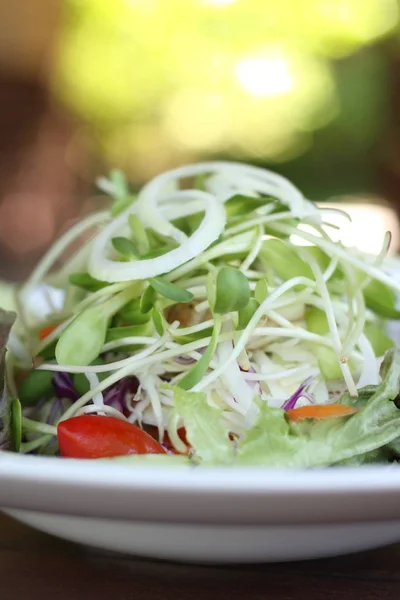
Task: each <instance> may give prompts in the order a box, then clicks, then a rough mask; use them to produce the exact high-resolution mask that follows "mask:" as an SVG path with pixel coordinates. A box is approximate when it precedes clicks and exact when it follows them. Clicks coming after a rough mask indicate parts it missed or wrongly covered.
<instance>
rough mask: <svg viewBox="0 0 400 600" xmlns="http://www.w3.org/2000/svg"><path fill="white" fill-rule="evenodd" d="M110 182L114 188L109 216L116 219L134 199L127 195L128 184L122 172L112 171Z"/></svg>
mask: <svg viewBox="0 0 400 600" xmlns="http://www.w3.org/2000/svg"><path fill="white" fill-rule="evenodd" d="M110 180H111V182H112V183H113V186H114V191H113V198H114V203H113V205H112V207H111V216H113V217H116V216H117V215H119V214H120V213H122V212H123V211H124V210H125V209H127V208H128V206H130V205H131V204H132V202H133V201H134V199H135V198H134V196H131V195H130V194H129V187H128V182H127V180H126V177H125V175H124V173H122V171H119V170H118V169H113V170H112V171H111V173H110Z"/></svg>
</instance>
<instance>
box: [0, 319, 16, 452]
mask: <svg viewBox="0 0 400 600" xmlns="http://www.w3.org/2000/svg"><path fill="white" fill-rule="evenodd" d="M15 318H16V315H15V313H14V312H8V311H5V310H3V309H1V308H0V450H8V449H9V448H10V447H11V445H12V422H11V411H12V402H13V397H12V394H11V392H10V389H9V385H8V381H7V369H6V345H7V341H8V336H9V335H10V331H11V327H12V326H13V324H14V321H15Z"/></svg>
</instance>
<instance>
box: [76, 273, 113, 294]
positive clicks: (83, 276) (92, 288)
mask: <svg viewBox="0 0 400 600" xmlns="http://www.w3.org/2000/svg"><path fill="white" fill-rule="evenodd" d="M68 280H69V283H70V284H71V285H76V286H77V287H79V288H82V289H83V290H86V291H88V292H97V290H101V289H102V288H104V287H106V286H107V285H108V283H106V282H105V281H99V280H98V279H95V278H94V277H92V276H91V275H89V273H71V275H70V276H69V277H68Z"/></svg>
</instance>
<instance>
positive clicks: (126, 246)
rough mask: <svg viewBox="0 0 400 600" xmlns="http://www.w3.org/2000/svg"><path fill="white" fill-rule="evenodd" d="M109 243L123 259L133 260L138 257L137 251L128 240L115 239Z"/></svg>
mask: <svg viewBox="0 0 400 600" xmlns="http://www.w3.org/2000/svg"><path fill="white" fill-rule="evenodd" d="M111 243H112V245H113V247H114V249H115V250H116V251H117V252H119V253H120V254H121V255H122V256H123V257H125V258H129V259H134V258H139V257H140V254H139V250H138V249H137V248H136V246H135V244H134V243H133V242H132V240H130V239H129V238H126V237H115V238H113V239H112V240H111Z"/></svg>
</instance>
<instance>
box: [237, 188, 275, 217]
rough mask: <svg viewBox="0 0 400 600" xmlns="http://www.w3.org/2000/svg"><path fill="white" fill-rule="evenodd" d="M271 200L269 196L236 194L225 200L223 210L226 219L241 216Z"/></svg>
mask: <svg viewBox="0 0 400 600" xmlns="http://www.w3.org/2000/svg"><path fill="white" fill-rule="evenodd" d="M271 202H273V200H272V199H271V198H254V197H253V196H243V195H241V194H236V195H235V196H232V198H229V200H227V201H226V202H225V211H226V214H227V217H228V219H231V218H233V217H242V216H244V215H247V214H248V213H251V212H253V211H255V210H256V209H257V208H260V206H264V204H270V203H271Z"/></svg>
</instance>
